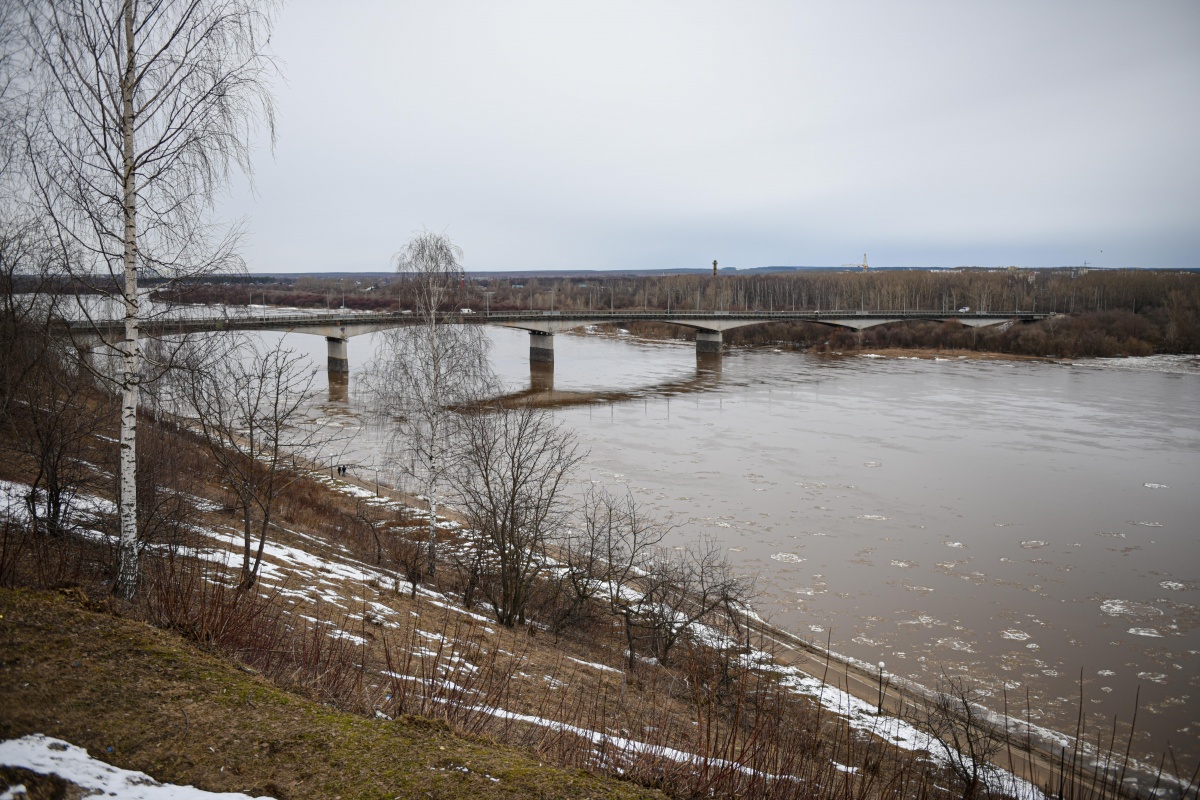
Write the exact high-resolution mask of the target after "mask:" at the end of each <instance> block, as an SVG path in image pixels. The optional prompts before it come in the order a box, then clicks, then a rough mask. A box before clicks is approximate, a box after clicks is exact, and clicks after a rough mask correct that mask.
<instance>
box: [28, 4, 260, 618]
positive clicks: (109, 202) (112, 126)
mask: <svg viewBox="0 0 1200 800" xmlns="http://www.w3.org/2000/svg"><path fill="white" fill-rule="evenodd" d="M21 7H22V10H23V12H24V14H23V19H22V23H23V35H22V37H20V38H21V40H22V47H23V49H24V52H25V53H26V54H27V55H26V56H25V57H26V58H28V62H29V63H28V65H27V66H28V70H27V75H28V77H27V78H26V80H28V86H27V89H28V92H27V98H28V100H29V103H28V105H27V106H26V112H25V124H24V131H23V134H24V135H23V140H24V143H25V147H24V157H25V164H24V166H25V173H26V175H27V177H28V178H29V179H30V186H31V187H32V192H31V193H32V195H33V196H34V197H35V198H36V203H37V204H38V205H39V206H40V208H41V210H42V211H43V213H44V215H45V217H46V218H47V219H48V221H49V222H50V223H51V225H52V227H53V231H54V236H55V237H56V239H57V241H58V243H59V245H60V246H61V247H62V248H63V250H64V252H71V253H72V255H73V259H72V264H71V269H72V276H73V278H74V280H75V281H76V282H77V283H82V284H84V285H86V286H88V288H89V290H90V291H92V292H95V293H99V294H101V295H103V296H105V297H108V298H109V299H110V300H112V301H113V302H112V303H110V304H109V309H111V307H112V305H116V306H117V307H118V308H119V309H120V313H121V314H122V316H123V319H124V333H123V335H122V337H121V339H120V341H119V342H118V343H114V344H113V345H112V346H113V347H114V348H115V349H116V351H117V355H118V363H119V367H118V368H117V369H116V370H115V375H114V376H112V377H111V378H110V379H111V380H112V382H113V384H114V388H115V389H116V390H117V392H118V393H119V394H120V397H121V411H120V440H119V451H120V452H119V464H120V469H119V475H120V477H119V483H120V489H119V494H120V502H119V509H120V510H119V517H120V550H119V562H118V572H117V578H116V582H115V584H114V589H115V591H117V593H119V594H120V595H122V596H123V597H126V598H131V597H132V596H133V595H134V594H135V592H136V590H137V580H138V547H137V540H138V519H137V497H136V494H137V458H136V447H137V409H138V399H139V391H140V389H141V385H142V382H143V379H144V377H145V374H144V373H146V371H147V370H148V369H149V368H151V367H153V366H156V365H153V364H145V363H143V358H142V348H141V345H140V342H139V339H140V335H141V334H140V330H139V328H140V326H141V324H142V323H143V322H144V320H145V314H146V311H147V309H146V308H145V307H144V305H145V304H144V303H140V302H139V291H138V282H139V277H141V276H152V277H155V278H165V279H174V278H178V277H196V276H198V275H202V274H205V273H207V272H212V271H216V270H222V269H229V268H237V267H240V261H239V260H238V258H237V257H236V252H235V245H236V243H237V229H236V226H233V227H228V228H219V227H217V226H214V225H213V224H212V223H210V221H209V220H210V213H211V211H212V209H213V204H214V199H215V195H216V192H217V191H218V190H219V189H220V188H221V187H222V186H223V185H225V184H226V182H227V181H228V179H229V178H230V176H231V173H232V172H233V170H234V169H240V170H241V171H243V172H245V173H246V174H249V173H250V143H251V140H252V138H253V136H254V134H256V133H257V130H258V128H259V127H260V124H261V125H262V126H265V128H266V130H267V131H268V135H269V138H271V140H272V141H273V139H274V123H273V107H272V101H271V97H270V94H269V92H268V89H267V84H266V82H267V80H268V79H269V78H270V77H271V75H272V74H273V72H274V63H273V61H272V59H271V57H270V55H269V54H268V52H267V49H266V47H267V42H268V39H269V36H270V30H271V23H272V7H271V5H270V3H269V2H267V0H264V1H263V2H259V0H155V1H154V2H147V1H146V0H21ZM97 308H103V304H100V305H99V306H96V307H91V306H83V305H82V304H81V309H82V311H83V312H84V313H97V312H96V309H97ZM104 310H108V309H104ZM99 313H103V311H100V312H99Z"/></svg>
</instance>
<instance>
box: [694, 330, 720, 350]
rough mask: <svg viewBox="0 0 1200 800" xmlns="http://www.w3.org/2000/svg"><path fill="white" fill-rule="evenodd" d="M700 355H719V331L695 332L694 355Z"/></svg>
mask: <svg viewBox="0 0 1200 800" xmlns="http://www.w3.org/2000/svg"><path fill="white" fill-rule="evenodd" d="M701 353H715V354H717V355H720V354H721V332H720V331H702V330H698V331H696V355H700V354H701Z"/></svg>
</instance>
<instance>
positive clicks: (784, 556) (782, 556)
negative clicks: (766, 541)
mask: <svg viewBox="0 0 1200 800" xmlns="http://www.w3.org/2000/svg"><path fill="white" fill-rule="evenodd" d="M771 560H772V561H782V562H784V563H785V564H801V563H803V562H805V561H807V560H808V559H805V558H801V557H800V556H798V555H796V554H795V553H776V554H775V555H773V556H771Z"/></svg>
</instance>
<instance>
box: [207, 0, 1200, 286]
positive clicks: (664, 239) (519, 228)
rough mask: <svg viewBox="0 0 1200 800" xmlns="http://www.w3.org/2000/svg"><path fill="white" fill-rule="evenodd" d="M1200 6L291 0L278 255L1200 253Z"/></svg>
mask: <svg viewBox="0 0 1200 800" xmlns="http://www.w3.org/2000/svg"><path fill="white" fill-rule="evenodd" d="M1198 40H1200V3H1198V2H1196V0H1182V1H1181V2H1166V1H1165V0H1136V1H1135V0H1120V1H1119V2H1108V1H1107V0H1086V1H1085V0H1079V1H1078V2H1065V1H1064V2H1055V0H1036V1H1035V2H1021V1H1020V0H992V1H991V2H982V1H981V2H962V1H961V0H954V1H953V2H929V1H927V0H919V1H918V0H913V1H911V2H909V1H900V0H880V1H879V2H846V1H845V0H838V2H820V3H818V2H798V1H793V2H758V1H757V0H738V1H737V2H734V0H729V1H728V2H719V3H715V2H702V1H700V2H698V1H697V0H688V2H655V1H653V0H638V2H621V0H602V1H600V2H567V1H564V0H545V2H515V1H514V2H456V1H455V0H429V2H395V1H388V0H381V1H380V2H367V1H366V0H355V2H349V3H338V4H331V3H329V2H324V1H322V2H316V1H315V0H311V1H310V0H292V2H289V3H287V4H286V5H285V6H284V7H283V8H282V9H281V11H280V12H279V15H278V20H277V23H276V28H275V35H274V37H273V40H272V47H273V49H274V52H275V53H276V55H277V56H278V57H279V59H280V61H281V65H282V69H283V74H284V79H283V80H282V81H280V82H279V84H278V86H277V87H276V90H275V98H276V101H277V104H278V143H277V146H276V148H275V152H274V155H273V156H272V154H271V153H270V152H269V150H267V149H266V148H265V147H263V148H260V149H259V152H258V155H257V157H256V159H255V170H256V173H255V192H254V193H253V194H251V193H250V192H249V191H247V190H246V187H245V185H244V183H242V182H239V183H236V184H235V185H234V186H233V187H232V189H231V193H230V197H229V198H228V201H227V202H224V203H223V204H222V206H221V208H220V213H221V214H222V215H224V216H227V217H228V216H245V218H246V225H247V229H248V231H249V236H248V239H247V242H246V247H245V254H246V256H247V260H248V262H249V264H250V268H251V270H252V271H255V272H285V271H286V272H292V271H317V270H319V271H332V270H339V271H340V270H355V271H357V270H387V269H389V268H390V267H391V264H390V261H391V258H392V256H393V254H394V253H395V252H396V251H397V250H399V249H400V248H401V246H403V244H404V242H405V241H406V240H407V239H408V238H409V236H411V235H412V233H413V232H415V231H419V230H421V229H423V228H427V229H430V230H434V231H438V232H445V233H446V234H448V235H449V236H450V237H451V239H453V241H454V242H455V243H457V244H458V245H459V246H461V247H462V248H463V250H464V251H465V259H464V261H465V264H466V266H467V268H468V269H472V270H492V269H621V268H626V269H627V268H677V267H704V266H705V265H711V263H712V260H713V259H714V258H715V259H719V261H720V263H721V266H723V267H725V266H730V267H738V268H748V267H757V266H766V265H834V266H836V265H840V264H844V263H849V262H854V261H857V260H859V259H860V258H861V257H862V255H863V253H864V252H865V253H867V254H868V257H869V260H870V263H871V264H872V265H873V266H876V265H877V266H896V265H912V266H955V265H963V264H967V265H970V264H975V265H981V266H995V265H1009V264H1015V265H1020V266H1060V265H1073V264H1082V263H1083V262H1084V261H1085V260H1086V261H1087V262H1088V263H1090V264H1095V265H1098V266H1105V267H1139V266H1147V267H1150V266H1188V267H1200V45H1198V44H1197V42H1198Z"/></svg>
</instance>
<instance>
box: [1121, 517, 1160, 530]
mask: <svg viewBox="0 0 1200 800" xmlns="http://www.w3.org/2000/svg"><path fill="white" fill-rule="evenodd" d="M1129 524H1130V525H1139V526H1141V527H1143V528H1161V527H1162V523H1161V522H1141V521H1140V520H1134V519H1131V520H1129Z"/></svg>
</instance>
